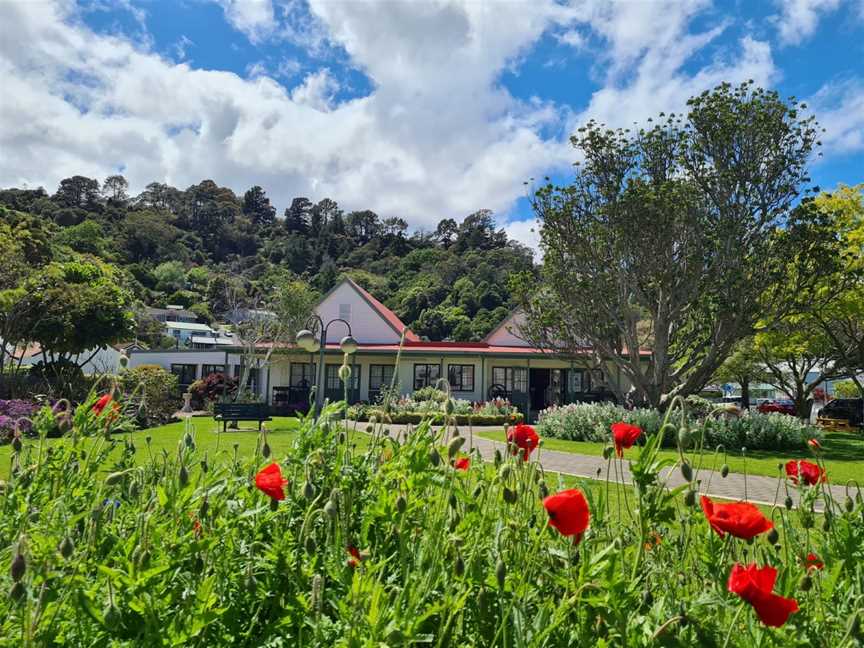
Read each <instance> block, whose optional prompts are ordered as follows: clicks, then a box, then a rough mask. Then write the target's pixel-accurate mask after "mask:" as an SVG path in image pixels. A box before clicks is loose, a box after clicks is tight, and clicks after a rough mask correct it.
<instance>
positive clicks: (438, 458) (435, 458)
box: [429, 448, 441, 466]
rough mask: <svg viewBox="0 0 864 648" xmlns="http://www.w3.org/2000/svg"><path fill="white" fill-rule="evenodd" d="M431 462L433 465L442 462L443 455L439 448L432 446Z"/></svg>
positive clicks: (430, 452)
mask: <svg viewBox="0 0 864 648" xmlns="http://www.w3.org/2000/svg"><path fill="white" fill-rule="evenodd" d="M429 463H431V464H432V465H433V466H437V465H438V464H440V463H441V455H440V454H438V450H437V449H435V448H432V449H431V450H430V451H429Z"/></svg>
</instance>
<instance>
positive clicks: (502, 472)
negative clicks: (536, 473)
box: [498, 464, 513, 481]
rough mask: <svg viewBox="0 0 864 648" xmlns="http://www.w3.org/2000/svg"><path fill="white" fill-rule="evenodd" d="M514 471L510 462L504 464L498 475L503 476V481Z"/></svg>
mask: <svg viewBox="0 0 864 648" xmlns="http://www.w3.org/2000/svg"><path fill="white" fill-rule="evenodd" d="M512 471H513V469H512V468H511V467H510V464H504V465H503V466H501V470H499V471H498V476H499V477H500V478H501V481H507V480H508V479H509V478H510V473H511V472H512Z"/></svg>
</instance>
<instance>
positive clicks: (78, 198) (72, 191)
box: [54, 175, 100, 209]
mask: <svg viewBox="0 0 864 648" xmlns="http://www.w3.org/2000/svg"><path fill="white" fill-rule="evenodd" d="M99 189H100V188H99V181H98V180H94V179H93V178H87V177H85V176H80V175H76V176H72V177H71V178H64V179H63V180H61V181H60V186H59V187H58V188H57V193H55V194H54V202H56V203H57V204H59V205H61V206H63V207H80V208H82V209H92V208H93V207H94V206H95V205H96V204H97V203H98V201H99Z"/></svg>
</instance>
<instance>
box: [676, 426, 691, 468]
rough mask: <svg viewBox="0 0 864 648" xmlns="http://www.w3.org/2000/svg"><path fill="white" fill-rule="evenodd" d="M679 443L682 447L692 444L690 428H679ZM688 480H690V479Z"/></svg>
mask: <svg viewBox="0 0 864 648" xmlns="http://www.w3.org/2000/svg"><path fill="white" fill-rule="evenodd" d="M678 445H680V446H681V447H682V448H686V447H688V446H689V445H690V430H688V429H687V428H686V427H683V426H682V427H681V429H680V430H678ZM687 481H690V480H689V479H688V480H687Z"/></svg>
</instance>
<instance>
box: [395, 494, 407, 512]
mask: <svg viewBox="0 0 864 648" xmlns="http://www.w3.org/2000/svg"><path fill="white" fill-rule="evenodd" d="M396 510H397V511H399V512H400V513H404V512H405V511H406V510H408V500H407V499H405V496H404V495H400V496H399V497H397V498H396Z"/></svg>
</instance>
